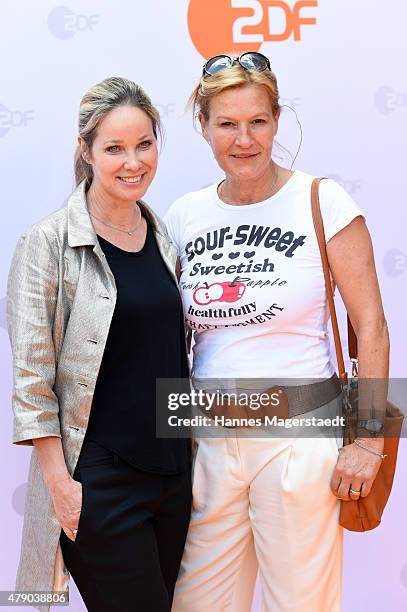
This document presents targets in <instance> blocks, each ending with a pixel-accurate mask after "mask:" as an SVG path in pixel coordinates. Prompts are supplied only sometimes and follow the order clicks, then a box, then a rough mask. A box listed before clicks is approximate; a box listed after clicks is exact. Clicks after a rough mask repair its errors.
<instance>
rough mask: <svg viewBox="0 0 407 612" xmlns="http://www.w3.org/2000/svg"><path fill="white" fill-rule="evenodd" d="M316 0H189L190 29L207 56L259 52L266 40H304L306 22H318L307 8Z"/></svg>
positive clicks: (198, 45)
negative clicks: (305, 12) (302, 38)
mask: <svg viewBox="0 0 407 612" xmlns="http://www.w3.org/2000/svg"><path fill="white" fill-rule="evenodd" d="M316 6H318V1H317V0H297V2H294V4H289V3H288V1H287V0H190V2H189V7H188V28H189V33H190V36H191V39H192V42H193V43H194V45H195V48H196V50H197V51H198V52H199V53H200V54H201V55H202V56H203V57H204V58H205V59H208V58H210V57H212V56H214V55H218V54H220V53H229V52H230V53H233V54H235V55H239V54H240V53H243V52H244V51H259V49H260V47H261V45H262V44H263V42H269V41H283V40H287V39H288V38H290V37H292V38H293V40H294V41H295V42H298V41H299V40H301V31H302V30H301V29H302V26H303V25H315V24H316V19H315V17H310V16H306V15H305V16H304V15H303V12H304V10H307V9H309V8H311V7H316Z"/></svg>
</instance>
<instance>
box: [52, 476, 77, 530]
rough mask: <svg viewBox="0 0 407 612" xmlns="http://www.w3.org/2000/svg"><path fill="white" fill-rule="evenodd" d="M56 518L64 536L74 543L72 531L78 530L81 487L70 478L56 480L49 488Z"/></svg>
mask: <svg viewBox="0 0 407 612" xmlns="http://www.w3.org/2000/svg"><path fill="white" fill-rule="evenodd" d="M49 489H50V494H51V497H52V501H53V504H54V510H55V514H56V517H57V519H58V521H59V524H60V525H61V527H62V529H63V531H64V533H65V535H66V536H67V537H68V538H69V539H70V540H71V541H72V542H74V541H75V537H76V536H75V534H74V533H73V531H72V530H73V529H78V524H79V517H80V514H81V509H82V485H81V483H80V482H78V481H77V480H74V479H73V478H72V477H71V476H68V477H67V478H64V479H62V480H57V481H56V482H54V483H53V484H52V486H50V488H49Z"/></svg>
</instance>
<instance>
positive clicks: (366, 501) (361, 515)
mask: <svg viewBox="0 0 407 612" xmlns="http://www.w3.org/2000/svg"><path fill="white" fill-rule="evenodd" d="M321 180H322V179H321V178H317V179H314V181H313V183H312V188H311V204H312V217H313V220H314V227H315V232H316V235H317V239H318V245H319V250H320V253H321V259H322V266H323V271H324V277H325V285H326V293H327V300H328V304H329V310H330V313H331V321H332V331H333V336H334V341H335V350H336V357H337V361H338V370H339V379H340V381H341V384H342V392H343V406H344V408H343V412H344V416H345V417H346V426H345V433H344V440H343V442H344V445H346V444H351V443H352V442H353V441H354V439H355V437H356V424H357V410H356V409H355V406H357V388H358V385H357V338H356V334H355V331H354V329H353V327H352V324H351V322H350V319H349V316H348V346H349V357H350V359H351V361H352V364H353V368H352V370H353V371H352V379H350V380H348V374H347V372H346V370H345V365H344V361H343V352H342V345H341V340H340V335H339V327H338V320H337V317H336V309H335V302H334V296H333V291H332V285H331V282H330V274H329V263H328V257H327V253H326V241H325V232H324V225H323V220H322V215H321V208H320V203H319V193H318V192H319V183H320V182H321ZM403 419H404V414H403V413H402V412H401V410H400V409H399V408H398V407H397V406H395V405H394V404H392V403H391V402H389V401H388V400H387V403H386V415H385V419H384V450H383V454H385V455H387V457H385V458H384V459H383V460H382V463H381V466H380V468H379V471H378V473H377V475H376V478H375V480H374V482H373V485H372V488H371V490H370V493H369V495H367V497H360V498H359V499H358V500H351V501H343V500H342V501H341V509H340V515H339V523H340V524H341V525H342V527H345V529H348V530H349V531H369V530H370V529H374V528H375V527H377V526H378V525H379V524H380V522H381V518H382V514H383V510H384V508H385V506H386V503H387V500H388V499H389V495H390V491H391V488H392V485H393V479H394V473H395V470H396V462H397V451H398V445H399V440H400V435H401V428H402V425H403Z"/></svg>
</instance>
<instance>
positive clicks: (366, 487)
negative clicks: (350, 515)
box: [331, 438, 385, 501]
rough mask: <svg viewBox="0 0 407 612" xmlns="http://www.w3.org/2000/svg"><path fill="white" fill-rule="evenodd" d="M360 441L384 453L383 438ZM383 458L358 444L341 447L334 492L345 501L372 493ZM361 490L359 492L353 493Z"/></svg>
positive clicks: (333, 478) (334, 480)
mask: <svg viewBox="0 0 407 612" xmlns="http://www.w3.org/2000/svg"><path fill="white" fill-rule="evenodd" d="M359 441H360V443H361V444H362V445H363V446H365V447H366V448H369V449H372V451H375V452H377V453H383V445H384V440H383V438H360V440H359ZM384 461H385V459H384ZM381 462H382V459H381V458H380V457H378V456H377V455H374V454H373V453H371V452H369V451H367V450H365V449H364V448H361V447H360V446H358V445H357V444H354V443H353V444H347V445H346V446H343V447H342V448H341V449H339V458H338V462H337V464H336V467H335V470H334V473H333V475H332V478H331V490H332V493H333V494H334V495H335V496H336V497H338V498H339V499H343V500H344V501H351V500H357V499H359V497H366V496H367V495H369V493H370V489H371V488H372V484H373V481H374V479H375V478H376V474H377V472H378V471H379V468H380V465H381ZM350 489H353V491H360V495H359V494H357V493H356V494H355V493H352V492H351V491H350Z"/></svg>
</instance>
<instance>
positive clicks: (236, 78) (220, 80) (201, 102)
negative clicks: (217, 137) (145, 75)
mask: <svg viewBox="0 0 407 612" xmlns="http://www.w3.org/2000/svg"><path fill="white" fill-rule="evenodd" d="M246 85H260V86H261V87H264V89H265V90H266V92H267V94H268V96H269V98H270V102H271V108H272V113H273V116H274V117H275V116H277V115H278V114H279V112H280V109H281V107H280V103H279V96H280V94H279V91H278V85H277V79H276V76H275V74H274V72H272V71H271V70H263V72H258V71H256V70H246V69H245V68H243V67H242V66H241V65H240V64H239V63H237V62H236V63H235V64H233V66H232V67H231V68H227V69H225V70H221V71H219V72H217V73H216V74H214V75H205V76H202V77H201V79H200V81H199V83H198V85H197V86H196V87H195V89H194V90H193V92H192V94H191V95H190V97H189V100H188V103H187V108H189V107H192V112H193V116H194V118H195V117H196V114H197V112H201V113H202V115H203V118H204V119H205V121H208V119H209V109H210V102H211V100H212V99H213V98H214V97H215V96H217V95H218V94H219V93H221V92H222V91H224V90H225V89H233V88H236V89H237V88H239V87H244V86H246Z"/></svg>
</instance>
